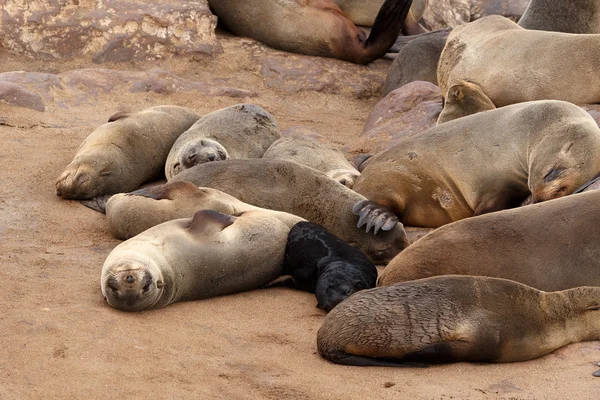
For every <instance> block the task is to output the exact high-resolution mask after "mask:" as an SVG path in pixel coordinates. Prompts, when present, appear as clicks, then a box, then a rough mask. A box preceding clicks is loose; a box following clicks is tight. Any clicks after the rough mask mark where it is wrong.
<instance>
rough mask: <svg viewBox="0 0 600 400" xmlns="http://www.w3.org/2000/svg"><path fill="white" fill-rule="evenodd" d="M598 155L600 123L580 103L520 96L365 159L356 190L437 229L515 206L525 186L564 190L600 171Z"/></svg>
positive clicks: (536, 197) (538, 192) (541, 193)
mask: <svg viewBox="0 0 600 400" xmlns="http://www.w3.org/2000/svg"><path fill="white" fill-rule="evenodd" d="M598 154H600V128H598V125H596V122H595V121H594V119H593V118H591V117H590V116H589V114H587V113H586V112H585V111H584V110H583V109H581V108H579V107H577V106H575V105H573V104H570V103H566V102H561V101H553V100H546V101H537V102H528V103H521V104H515V105H512V106H507V107H503V108H499V109H496V110H490V111H485V112H482V113H478V114H475V115H470V116H466V117H463V118H459V119H456V120H454V121H450V122H446V123H444V124H441V125H438V126H435V127H433V128H430V129H428V130H426V131H424V132H422V133H420V134H419V135H417V136H414V137H409V138H407V139H405V140H403V141H402V142H400V143H398V144H397V145H395V146H394V147H392V148H390V149H388V150H386V151H383V152H381V153H378V154H376V155H375V156H373V157H372V158H370V159H369V160H367V161H366V167H365V168H364V169H363V171H362V173H361V175H360V176H359V178H358V179H357V181H356V183H355V185H354V187H353V190H355V191H356V192H357V193H360V194H362V195H363V196H365V197H366V198H367V199H368V200H370V201H371V204H372V203H377V204H380V205H383V206H384V208H385V207H387V209H388V210H389V211H390V213H391V214H395V215H396V216H397V217H398V218H399V220H400V221H401V222H402V223H403V224H405V225H407V226H420V227H429V228H435V227H439V226H441V225H444V224H447V223H450V222H453V221H457V220H459V219H463V218H467V217H471V216H473V215H479V214H484V213H486V212H491V211H497V210H501V209H505V208H511V207H516V206H518V205H520V204H521V202H522V201H523V200H524V199H525V198H527V196H528V195H529V194H530V193H531V194H532V196H533V202H541V201H545V200H550V199H554V198H558V197H561V196H565V195H568V194H570V193H572V192H573V191H575V190H576V189H577V188H578V187H580V186H581V185H583V184H584V183H585V182H587V181H588V180H590V179H591V178H593V177H594V176H596V174H597V173H598V172H599V171H600V157H599V156H598ZM359 209H360V207H359V205H358V204H357V208H356V209H355V212H357V214H359V215H361V221H362V220H365V219H366V220H369V218H370V217H369V216H368V215H363V214H364V211H365V210H366V208H365V209H364V210H359ZM357 210H358V211H357ZM366 211H368V210H366ZM359 225H360V224H359Z"/></svg>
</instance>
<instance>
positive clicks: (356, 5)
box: [335, 0, 429, 35]
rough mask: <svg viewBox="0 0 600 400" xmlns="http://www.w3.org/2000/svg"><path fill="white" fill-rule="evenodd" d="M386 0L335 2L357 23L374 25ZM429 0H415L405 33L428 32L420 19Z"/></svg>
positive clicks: (406, 22) (343, 0)
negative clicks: (420, 22)
mask: <svg viewBox="0 0 600 400" xmlns="http://www.w3.org/2000/svg"><path fill="white" fill-rule="evenodd" d="M383 2H384V0H335V3H336V4H337V5H338V7H339V8H340V9H341V10H342V12H343V13H344V15H345V16H346V17H348V19H349V20H350V21H352V22H353V23H354V24H356V25H362V26H373V23H374V22H375V17H377V12H378V11H379V9H380V8H381V6H382V5H383ZM428 4H429V0H417V1H413V3H412V6H411V7H410V11H409V13H408V16H407V17H406V20H404V28H403V32H404V34H405V35H418V34H419V33H423V32H426V29H425V28H423V27H422V26H421V25H420V24H419V23H418V21H419V20H420V19H421V17H423V13H425V9H426V8H427V5H428Z"/></svg>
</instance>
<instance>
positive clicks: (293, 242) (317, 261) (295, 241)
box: [283, 222, 377, 311]
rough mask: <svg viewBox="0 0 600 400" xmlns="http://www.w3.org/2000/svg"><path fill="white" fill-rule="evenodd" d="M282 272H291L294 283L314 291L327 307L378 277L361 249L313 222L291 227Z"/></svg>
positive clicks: (366, 285)
mask: <svg viewBox="0 0 600 400" xmlns="http://www.w3.org/2000/svg"><path fill="white" fill-rule="evenodd" d="M283 273H284V274H286V275H291V276H292V278H293V281H294V283H293V286H294V287H296V288H298V289H301V290H306V291H308V292H311V293H315V295H316V297H317V301H318V305H317V307H319V308H322V309H324V310H325V311H330V310H331V309H332V308H334V307H335V306H337V305H338V304H339V303H340V302H342V301H343V300H344V299H346V298H347V297H348V296H350V295H351V294H352V293H355V292H358V291H359V290H363V289H370V288H372V287H375V283H376V281H377V268H375V265H373V263H372V262H371V260H369V258H368V257H367V256H366V255H364V254H363V252H362V251H360V250H359V249H357V248H355V247H352V246H350V245H349V244H348V243H346V242H344V241H343V240H341V239H339V238H338V237H336V236H334V235H332V234H331V233H329V232H328V231H327V230H326V229H325V228H323V227H322V226H319V225H317V224H313V223H312V222H298V223H297V224H296V225H294V227H293V228H292V229H291V230H290V233H289V235H288V241H287V245H286V248H285V258H284V263H283Z"/></svg>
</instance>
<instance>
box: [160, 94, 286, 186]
mask: <svg viewBox="0 0 600 400" xmlns="http://www.w3.org/2000/svg"><path fill="white" fill-rule="evenodd" d="M279 138H281V132H280V131H279V127H278V126H277V122H276V121H275V118H274V117H273V116H272V115H271V114H269V113H268V112H267V111H265V110H264V109H263V108H262V107H259V106H257V105H254V104H236V105H234V106H231V107H226V108H223V109H221V110H217V111H214V112H212V113H210V114H208V115H205V116H204V117H202V118H200V119H199V120H198V121H197V122H196V123H194V125H192V126H191V127H190V128H189V129H188V130H187V131H185V132H184V133H183V134H181V136H180V137H179V138H178V139H177V141H176V142H175V143H174V144H173V147H172V148H171V151H170V152H169V155H168V157H167V162H166V165H165V175H166V177H167V180H170V179H171V178H173V177H174V176H175V175H177V174H178V173H179V172H181V171H183V170H184V169H188V168H191V167H193V166H194V165H198V164H202V163H205V162H210V161H223V160H229V159H238V158H260V157H262V156H263V154H264V153H265V151H266V150H267V149H268V148H269V146H271V144H272V143H273V142H275V141H276V140H277V139H279Z"/></svg>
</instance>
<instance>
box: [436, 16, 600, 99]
mask: <svg viewBox="0 0 600 400" xmlns="http://www.w3.org/2000/svg"><path fill="white" fill-rule="evenodd" d="M598 65H600V35H575V34H568V33H559V32H545V31H534V30H527V29H523V28H521V27H520V26H519V25H517V24H516V23H514V22H512V21H510V20H509V19H506V18H504V17H500V16H496V15H492V16H488V17H485V18H482V19H480V20H478V21H475V22H471V23H469V24H466V25H462V26H460V27H458V28H456V29H454V30H453V31H452V33H450V35H449V36H448V42H447V43H446V47H444V50H443V51H442V55H441V57H440V61H439V64H438V70H437V75H438V83H439V86H440V89H441V91H442V93H443V94H445V93H446V92H447V91H448V89H449V88H450V87H452V86H453V85H455V84H456V83H459V82H461V81H464V80H470V81H473V82H477V83H478V84H479V85H480V86H481V88H482V90H483V92H484V93H485V95H487V97H489V99H490V100H491V101H492V102H493V103H494V105H495V106H496V107H502V106H506V105H508V104H514V103H520V102H525V101H531V100H544V99H555V100H564V101H568V102H571V103H576V104H589V103H598V102H600V69H598Z"/></svg>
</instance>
